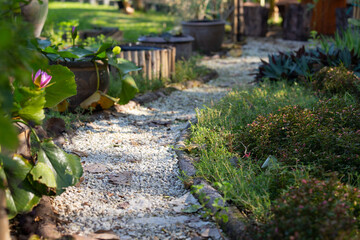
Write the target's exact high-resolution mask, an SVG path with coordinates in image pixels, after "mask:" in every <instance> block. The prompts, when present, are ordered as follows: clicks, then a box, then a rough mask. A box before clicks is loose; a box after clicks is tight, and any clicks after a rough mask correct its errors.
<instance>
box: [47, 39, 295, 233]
mask: <svg viewBox="0 0 360 240" xmlns="http://www.w3.org/2000/svg"><path fill="white" fill-rule="evenodd" d="M300 45H301V43H296V42H285V41H281V40H265V39H258V40H254V39H248V44H247V45H245V46H243V50H242V51H243V54H242V57H240V58H226V59H211V60H204V61H203V64H205V65H207V66H208V67H210V68H214V69H216V71H218V73H219V78H218V79H215V80H212V81H210V82H209V83H208V84H205V85H202V86H201V87H198V88H192V89H187V90H184V91H177V92H173V93H172V94H171V95H170V96H167V97H164V98H160V99H159V100H157V101H154V102H151V103H149V104H146V105H145V106H135V107H134V108H132V109H127V110H125V111H124V112H123V113H122V114H114V116H107V117H105V115H104V118H103V119H100V120H96V121H94V122H92V123H89V124H85V125H84V126H81V127H79V128H78V129H77V131H76V136H75V137H73V138H72V139H71V141H68V143H67V144H66V145H65V149H66V150H67V151H69V152H72V151H75V152H76V151H78V152H79V151H80V152H84V153H86V154H87V156H85V157H82V163H83V166H84V181H83V182H82V183H81V184H80V185H79V186H77V187H70V188H68V189H67V190H66V192H65V193H63V194H62V195H61V196H58V197H56V198H55V199H54V202H53V206H54V208H55V210H56V212H58V213H59V215H60V219H61V220H62V221H61V222H62V223H61V225H60V226H59V227H58V228H59V230H60V231H61V232H62V233H64V234H76V235H83V236H92V237H94V238H95V239H96V237H98V238H101V235H102V234H103V235H104V234H105V235H106V234H108V235H109V234H110V232H109V231H112V232H113V234H115V235H116V236H117V237H119V238H120V239H203V238H211V239H221V238H222V234H221V230H218V229H217V228H216V225H215V224H214V223H213V222H211V221H209V220H205V219H202V218H201V216H200V214H199V213H191V214H185V213H183V212H182V211H181V210H182V209H184V208H186V207H188V206H190V205H191V204H196V203H197V201H196V200H195V199H194V198H193V196H192V195H191V194H190V192H189V190H187V189H185V188H184V187H183V184H182V182H181V180H180V179H179V177H178V176H179V170H178V166H177V156H176V154H175V151H174V150H173V148H172V146H173V145H174V144H175V141H176V138H177V137H178V136H179V134H180V132H181V130H182V129H184V127H185V126H186V125H187V123H188V120H190V119H193V118H194V117H195V116H196V111H195V109H196V108H202V107H203V106H204V105H211V104H212V103H213V102H216V101H218V100H219V99H220V98H222V97H223V96H224V95H225V94H226V93H227V92H228V91H229V90H231V87H234V86H236V85H241V84H244V83H247V82H249V81H251V80H252V77H251V76H249V75H248V74H249V73H252V72H253V71H254V70H255V69H256V68H257V67H258V65H259V62H260V58H259V57H261V58H266V57H267V54H269V53H271V52H276V51H278V50H287V49H295V48H298V47H299V46H300ZM99 230H100V231H99ZM96 232H97V234H95V233H96ZM103 235H102V236H103ZM110 236H112V235H111V234H110ZM89 238H90V237H89Z"/></svg>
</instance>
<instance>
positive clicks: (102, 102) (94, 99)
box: [80, 91, 119, 109]
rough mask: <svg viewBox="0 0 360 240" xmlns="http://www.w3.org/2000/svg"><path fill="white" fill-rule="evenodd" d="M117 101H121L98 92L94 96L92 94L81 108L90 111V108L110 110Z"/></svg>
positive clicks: (81, 104)
mask: <svg viewBox="0 0 360 240" xmlns="http://www.w3.org/2000/svg"><path fill="white" fill-rule="evenodd" d="M117 101H119V99H117V98H113V97H110V96H108V95H106V94H105V93H103V92H101V91H96V92H95V93H94V94H92V95H91V96H90V97H88V98H87V99H85V100H84V101H83V102H82V103H80V107H81V108H83V109H89V108H93V109H95V108H100V109H109V108H111V107H112V106H113V105H114V104H115V103H116V102H117Z"/></svg>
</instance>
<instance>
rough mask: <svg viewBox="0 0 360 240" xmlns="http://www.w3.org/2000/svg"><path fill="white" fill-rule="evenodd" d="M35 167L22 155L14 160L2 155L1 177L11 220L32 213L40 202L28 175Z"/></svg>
mask: <svg viewBox="0 0 360 240" xmlns="http://www.w3.org/2000/svg"><path fill="white" fill-rule="evenodd" d="M32 167H33V165H32V164H31V163H30V162H29V161H28V160H27V159H25V158H23V157H22V156H20V155H16V154H15V155H14V157H13V159H10V158H8V157H5V156H1V155H0V177H1V178H2V179H1V180H2V183H3V184H2V185H6V186H7V189H6V203H7V208H8V210H9V213H8V216H9V218H13V217H15V215H16V214H17V213H20V212H27V211H30V210H31V209H32V208H33V207H34V206H35V205H36V204H38V203H39V201H40V196H38V195H37V194H36V192H35V191H34V190H33V189H32V187H31V185H30V183H29V181H28V180H27V175H28V173H29V172H30V170H31V168H32Z"/></svg>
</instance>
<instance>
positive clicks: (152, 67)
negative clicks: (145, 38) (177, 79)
mask: <svg viewBox="0 0 360 240" xmlns="http://www.w3.org/2000/svg"><path fill="white" fill-rule="evenodd" d="M118 57H120V58H124V59H126V60H129V61H132V62H134V63H135V64H136V66H139V67H141V68H142V70H141V71H140V72H139V73H140V74H141V75H142V76H143V77H144V78H147V79H149V80H151V79H160V78H171V76H172V75H173V74H174V73H175V57H176V48H175V47H173V46H159V45H156V46H154V45H153V46H149V45H121V52H120V54H119V55H118Z"/></svg>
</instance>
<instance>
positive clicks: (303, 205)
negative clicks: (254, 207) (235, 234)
mask: <svg viewBox="0 0 360 240" xmlns="http://www.w3.org/2000/svg"><path fill="white" fill-rule="evenodd" d="M359 202H360V191H359V190H358V189H356V188H352V187H350V186H348V185H344V184H342V183H341V182H339V181H338V180H337V179H336V178H335V177H332V178H330V179H329V180H327V181H319V180H317V179H308V180H305V179H303V180H302V182H301V185H300V186H297V187H291V188H290V189H289V191H288V192H286V193H284V194H283V195H282V197H281V198H279V199H278V200H276V201H275V202H274V204H273V207H272V210H271V212H272V214H273V216H274V217H273V219H272V220H271V221H270V222H268V223H267V224H265V225H264V226H263V227H262V228H261V229H262V231H260V232H259V234H261V235H262V236H261V237H260V238H261V239H264V238H268V239H294V240H295V239H359V237H360V235H359V226H360V220H359V219H358V217H359V213H360V205H359Z"/></svg>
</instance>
